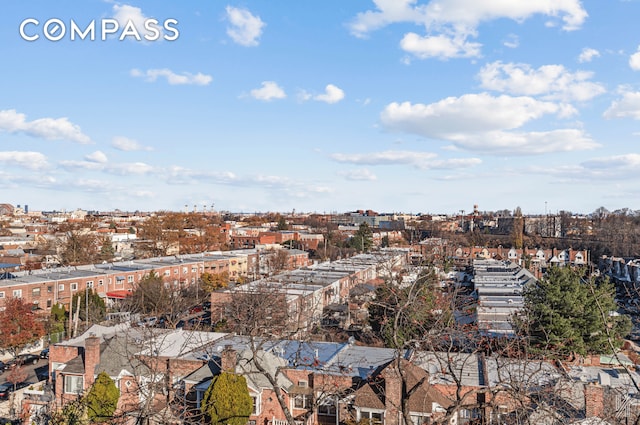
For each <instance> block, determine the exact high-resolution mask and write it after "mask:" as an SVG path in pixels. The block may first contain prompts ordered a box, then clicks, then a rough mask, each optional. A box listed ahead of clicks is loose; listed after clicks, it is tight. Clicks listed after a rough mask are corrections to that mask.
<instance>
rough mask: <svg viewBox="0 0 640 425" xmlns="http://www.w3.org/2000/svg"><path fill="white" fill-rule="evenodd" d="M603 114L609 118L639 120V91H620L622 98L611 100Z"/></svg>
mask: <svg viewBox="0 0 640 425" xmlns="http://www.w3.org/2000/svg"><path fill="white" fill-rule="evenodd" d="M603 116H604V117H605V118H607V119H611V118H633V119H634V120H640V92H625V93H622V98H621V99H619V100H615V101H613V102H611V105H610V106H609V108H608V109H607V110H606V111H605V112H604V114H603Z"/></svg>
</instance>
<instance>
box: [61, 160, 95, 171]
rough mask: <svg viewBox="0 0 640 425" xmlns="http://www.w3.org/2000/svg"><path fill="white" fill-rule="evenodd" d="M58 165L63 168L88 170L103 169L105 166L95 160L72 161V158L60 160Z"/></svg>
mask: <svg viewBox="0 0 640 425" xmlns="http://www.w3.org/2000/svg"><path fill="white" fill-rule="evenodd" d="M59 165H60V167H62V168H64V169H65V170H71V171H73V170H90V171H103V170H105V168H106V165H105V164H104V163H101V162H96V161H90V160H89V161H73V160H64V161H60V163H59Z"/></svg>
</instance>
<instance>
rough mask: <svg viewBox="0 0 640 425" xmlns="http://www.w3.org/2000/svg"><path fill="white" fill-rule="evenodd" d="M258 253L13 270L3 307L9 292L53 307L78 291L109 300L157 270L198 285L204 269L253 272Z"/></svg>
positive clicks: (3, 289)
mask: <svg viewBox="0 0 640 425" xmlns="http://www.w3.org/2000/svg"><path fill="white" fill-rule="evenodd" d="M253 258H255V257H253V256H250V255H246V254H244V255H243V254H216V253H207V254H198V255H185V256H180V257H174V256H170V257H156V258H148V259H141V260H133V261H123V262H114V263H106V264H93V265H86V266H75V267H59V268H51V269H42V270H31V271H24V272H11V273H7V274H5V275H4V277H5V278H3V279H0V308H2V305H3V303H4V299H5V298H10V297H15V298H22V299H24V300H25V302H27V303H29V304H33V309H34V310H35V311H39V312H42V313H48V312H50V310H51V307H52V306H53V305H54V304H60V305H63V306H65V308H66V309H67V310H69V309H70V306H71V305H70V304H71V300H72V298H73V295H74V294H76V293H83V292H84V291H86V290H87V289H91V290H93V291H95V292H96V293H97V294H98V295H99V296H101V297H103V298H104V299H105V300H106V301H107V302H113V301H114V300H117V299H122V298H125V297H126V296H128V294H129V293H131V292H132V291H133V290H134V289H135V288H136V285H137V283H138V282H140V281H141V280H142V279H143V278H144V277H145V276H147V275H148V274H149V273H150V272H151V271H154V272H155V273H157V274H158V275H159V276H160V277H161V278H162V279H163V280H164V281H165V284H166V285H171V286H172V287H173V288H175V289H176V290H178V289H180V288H183V287H186V286H191V285H195V284H196V283H197V282H198V279H199V278H200V276H201V275H202V273H204V272H205V270H206V271H210V272H214V271H215V272H218V273H219V272H222V271H227V272H229V275H230V276H231V277H232V278H234V279H239V278H241V277H243V276H246V275H247V272H248V267H249V266H248V264H249V263H250V262H251V261H255V260H251V259H253Z"/></svg>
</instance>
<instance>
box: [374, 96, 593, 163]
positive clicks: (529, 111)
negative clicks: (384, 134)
mask: <svg viewBox="0 0 640 425" xmlns="http://www.w3.org/2000/svg"><path fill="white" fill-rule="evenodd" d="M575 113H576V111H575V109H574V108H572V107H571V106H568V105H564V104H557V103H552V102H543V101H539V100H536V99H533V98H531V97H526V96H520V97H511V96H506V95H501V96H498V97H494V96H491V95H489V94H486V93H480V94H468V95H464V96H461V97H449V98H446V99H443V100H441V101H439V102H436V103H432V104H428V105H427V104H411V103H409V102H404V103H396V102H394V103H391V104H389V105H387V107H386V108H385V109H384V111H383V112H382V113H381V121H382V124H383V125H384V126H385V127H386V128H387V129H389V130H395V131H400V132H404V133H411V134H417V135H420V136H422V137H425V138H429V139H440V140H446V141H449V142H452V143H453V144H454V145H455V146H456V147H458V148H461V149H467V150H471V151H477V152H485V153H489V154H497V153H500V154H519V155H521V154H538V153H545V152H557V151H573V150H583V149H593V148H595V147H597V146H598V145H597V144H596V143H595V142H594V141H593V140H592V139H591V138H590V137H589V136H587V135H586V134H585V133H584V132H583V131H582V130H579V129H558V130H551V131H546V132H545V131H542V132H516V131H512V130H515V129H518V128H520V127H522V126H523V125H525V124H527V123H528V122H530V121H532V120H535V119H539V118H541V117H543V116H545V115H549V114H554V115H557V116H559V117H568V116H570V115H572V114H575Z"/></svg>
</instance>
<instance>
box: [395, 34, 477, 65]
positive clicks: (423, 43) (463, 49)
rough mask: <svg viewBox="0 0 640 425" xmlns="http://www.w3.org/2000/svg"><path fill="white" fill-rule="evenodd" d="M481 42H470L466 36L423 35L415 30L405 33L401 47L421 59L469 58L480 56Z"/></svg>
mask: <svg viewBox="0 0 640 425" xmlns="http://www.w3.org/2000/svg"><path fill="white" fill-rule="evenodd" d="M481 46H482V45H481V44H479V43H471V42H468V41H467V40H466V39H465V38H464V37H450V36H448V35H444V34H441V35H435V36H425V37H421V36H419V35H418V34H416V33H414V32H410V33H408V34H405V36H404V37H403V38H402V40H401V41H400V47H401V48H402V50H404V51H405V52H408V53H411V54H412V55H414V56H415V57H417V58H419V59H428V58H439V59H448V58H468V57H478V56H480V47H481Z"/></svg>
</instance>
